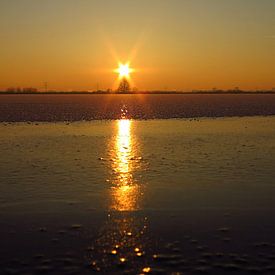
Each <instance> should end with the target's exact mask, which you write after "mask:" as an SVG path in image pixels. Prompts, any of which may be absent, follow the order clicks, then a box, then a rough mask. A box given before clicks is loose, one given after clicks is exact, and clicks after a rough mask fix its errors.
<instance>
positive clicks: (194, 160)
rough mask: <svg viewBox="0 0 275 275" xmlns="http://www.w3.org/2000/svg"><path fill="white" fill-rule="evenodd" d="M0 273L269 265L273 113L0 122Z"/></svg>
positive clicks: (259, 269) (274, 212)
mask: <svg viewBox="0 0 275 275" xmlns="http://www.w3.org/2000/svg"><path fill="white" fill-rule="evenodd" d="M0 152H1V158H0V238H1V241H0V243H1V245H0V274H20V275H21V274H93V273H98V274H147V273H152V274H201V273H202V274H204V273H206V274H252V273H258V274H274V272H275V264H274V263H275V262H274V260H275V234H274V232H275V220H274V216H275V201H274V197H275V182H274V179H275V169H274V159H275V118H273V117H254V118H247V117H246V118H223V119H206V118H204V119H199V120H192V121H190V120H150V121H135V120H127V119H122V120H117V121H93V122H75V123H70V124H69V123H61V122H60V123H30V124H27V123H11V124H7V123H2V124H0Z"/></svg>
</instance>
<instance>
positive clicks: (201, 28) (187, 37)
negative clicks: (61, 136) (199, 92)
mask: <svg viewBox="0 0 275 275" xmlns="http://www.w3.org/2000/svg"><path fill="white" fill-rule="evenodd" d="M0 43H1V48H0V64H1V66H0V75H1V77H0V89H6V88H7V87H11V86H12V87H14V86H21V87H23V86H25V87H30V86H32V87H36V88H39V89H43V87H44V82H48V87H49V89H56V90H94V89H97V88H100V89H107V88H113V89H114V88H116V79H117V75H116V74H115V73H114V71H113V70H114V69H115V68H116V67H117V66H118V62H122V63H125V62H127V61H130V64H131V67H132V68H134V69H135V72H133V73H132V74H131V80H132V86H135V87H137V88H138V89H139V90H159V89H161V90H163V89H169V90H193V89H212V88H213V87H217V88H221V89H229V88H233V87H236V86H238V87H240V88H242V89H270V88H272V87H275V1H274V0H169V1H167V0H131V1H129V0H128V1H127V0H0Z"/></svg>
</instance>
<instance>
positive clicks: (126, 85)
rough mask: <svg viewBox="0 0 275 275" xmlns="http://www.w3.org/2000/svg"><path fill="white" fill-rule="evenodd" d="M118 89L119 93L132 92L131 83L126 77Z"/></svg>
mask: <svg viewBox="0 0 275 275" xmlns="http://www.w3.org/2000/svg"><path fill="white" fill-rule="evenodd" d="M117 91H118V92H119V93H129V92H130V83H129V81H128V80H127V79H126V78H123V79H122V80H121V81H120V83H119V86H118V89H117Z"/></svg>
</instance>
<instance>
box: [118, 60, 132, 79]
mask: <svg viewBox="0 0 275 275" xmlns="http://www.w3.org/2000/svg"><path fill="white" fill-rule="evenodd" d="M115 72H116V73H118V74H119V77H120V78H129V77H130V73H132V72H133V69H132V68H130V65H129V63H126V64H122V63H119V65H118V68H117V69H116V70H115Z"/></svg>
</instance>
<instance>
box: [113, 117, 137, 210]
mask: <svg viewBox="0 0 275 275" xmlns="http://www.w3.org/2000/svg"><path fill="white" fill-rule="evenodd" d="M131 126H132V121H131V120H129V119H121V120H118V121H117V136H116V143H115V151H114V154H115V155H116V156H115V158H114V160H115V161H114V163H113V169H114V171H115V173H116V178H115V180H114V181H113V184H114V185H113V187H112V198H113V203H112V205H111V209H114V210H118V211H132V210H136V209H138V197H139V192H140V190H139V186H138V185H137V184H135V183H134V182H133V175H132V172H133V165H132V162H133V144H132V134H131Z"/></svg>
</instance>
